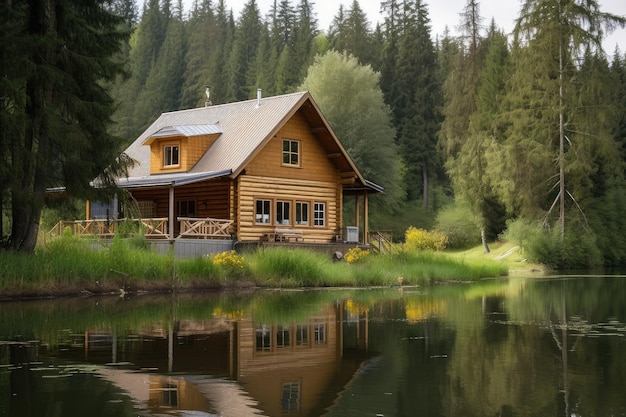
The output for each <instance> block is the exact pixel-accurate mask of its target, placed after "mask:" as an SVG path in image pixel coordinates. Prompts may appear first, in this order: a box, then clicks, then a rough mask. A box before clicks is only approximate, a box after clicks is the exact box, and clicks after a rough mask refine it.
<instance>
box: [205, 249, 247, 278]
mask: <svg viewBox="0 0 626 417" xmlns="http://www.w3.org/2000/svg"><path fill="white" fill-rule="evenodd" d="M213 264H215V265H217V266H219V267H220V268H222V269H223V270H224V271H225V272H226V273H228V274H232V275H238V274H241V273H243V272H244V271H245V270H246V262H245V260H244V258H243V256H241V255H239V254H238V253H237V252H236V251H234V250H231V251H228V252H222V253H218V254H217V255H214V256H213Z"/></svg>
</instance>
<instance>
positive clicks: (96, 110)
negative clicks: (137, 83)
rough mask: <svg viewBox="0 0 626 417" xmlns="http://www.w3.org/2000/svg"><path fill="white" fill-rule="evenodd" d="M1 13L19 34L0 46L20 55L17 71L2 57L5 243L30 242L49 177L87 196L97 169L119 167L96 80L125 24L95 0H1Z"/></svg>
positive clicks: (104, 176) (29, 247) (113, 171)
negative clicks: (7, 201) (7, 234)
mask: <svg viewBox="0 0 626 417" xmlns="http://www.w3.org/2000/svg"><path fill="white" fill-rule="evenodd" d="M50 10H54V11H55V13H54V14H50V13H48V11H50ZM2 16H3V17H2V27H3V29H4V28H7V29H9V30H8V31H7V32H5V31H4V30H3V35H2V36H3V37H8V38H9V40H13V41H16V44H15V45H13V46H10V45H3V46H2V47H1V48H2V49H0V50H1V51H2V56H3V58H4V57H6V54H7V52H10V53H12V54H14V55H13V56H12V57H11V59H12V60H14V62H15V63H17V64H20V65H22V64H23V66H21V67H20V71H19V72H17V71H15V69H16V68H17V67H15V66H11V65H7V64H3V77H2V78H3V82H2V83H1V84H0V88H1V89H2V93H3V95H2V106H3V115H2V117H0V122H2V125H1V126H0V131H1V132H2V136H0V137H2V141H1V142H0V143H2V149H3V153H2V159H3V160H2V162H3V164H6V165H7V167H8V172H10V173H11V177H10V178H8V180H9V181H8V183H7V184H6V185H3V190H4V191H5V192H6V193H5V195H7V194H8V195H9V196H10V197H9V199H10V203H11V209H10V211H9V217H10V220H11V234H10V237H9V239H8V241H7V242H6V246H7V247H8V248H10V249H12V250H19V251H25V252H32V251H33V250H34V248H35V244H36V241H37V233H38V231H39V221H40V217H41V211H42V209H43V207H44V205H45V195H46V188H47V187H53V186H65V187H66V189H67V192H68V193H69V194H71V195H74V196H82V197H86V196H92V197H93V196H95V195H96V194H97V193H96V190H94V189H92V187H91V186H90V181H91V180H93V179H94V178H95V177H96V176H98V175H100V177H99V182H100V183H101V184H102V185H103V186H107V185H111V183H112V177H113V176H116V175H117V174H120V173H121V171H123V169H124V163H123V162H124V161H123V160H122V159H120V158H118V157H119V153H120V151H121V143H120V141H119V139H118V138H116V137H113V136H111V135H109V134H108V133H107V125H108V124H109V123H110V121H111V116H112V114H113V109H114V103H113V100H112V99H111V97H110V96H109V95H108V93H107V91H106V90H105V89H104V88H103V87H102V83H103V82H104V83H106V82H109V81H112V80H113V79H114V78H115V77H116V76H117V75H118V74H119V73H120V72H121V71H122V69H123V66H122V64H121V63H120V62H119V60H118V58H119V54H120V48H121V46H122V43H123V42H124V41H125V39H127V36H128V33H127V32H121V31H120V28H121V27H123V23H124V22H123V20H122V18H120V17H119V16H115V15H113V14H111V13H110V12H108V11H107V10H105V9H104V8H103V7H102V4H101V2H99V1H87V0H86V1H83V2H81V3H80V5H78V4H76V3H74V2H71V1H67V0H38V1H35V0H31V1H19V0H15V1H13V2H11V3H6V2H4V3H3V4H2ZM6 19H10V20H6ZM18 28H19V30H18ZM3 40H4V39H3ZM3 62H5V61H4V60H3ZM5 94H6V95H5ZM5 111H6V113H5ZM7 133H8V134H10V136H7ZM5 150H8V153H6V154H5V153H4V151H5ZM3 179H7V178H3ZM3 184H4V181H3ZM101 191H104V189H101Z"/></svg>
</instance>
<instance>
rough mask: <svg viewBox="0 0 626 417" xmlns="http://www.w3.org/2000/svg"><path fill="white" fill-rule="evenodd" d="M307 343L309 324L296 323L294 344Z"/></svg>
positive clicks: (304, 344) (303, 344)
mask: <svg viewBox="0 0 626 417" xmlns="http://www.w3.org/2000/svg"><path fill="white" fill-rule="evenodd" d="M308 344H309V326H307V325H301V324H298V325H297V326H296V345H298V346H306V345H308Z"/></svg>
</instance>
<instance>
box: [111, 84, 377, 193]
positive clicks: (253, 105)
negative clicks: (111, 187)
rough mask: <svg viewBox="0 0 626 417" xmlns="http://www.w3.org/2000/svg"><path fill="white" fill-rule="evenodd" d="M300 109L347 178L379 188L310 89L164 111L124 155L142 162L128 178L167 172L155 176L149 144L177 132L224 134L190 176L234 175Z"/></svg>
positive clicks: (190, 134)
mask: <svg viewBox="0 0 626 417" xmlns="http://www.w3.org/2000/svg"><path fill="white" fill-rule="evenodd" d="M298 111H301V112H302V114H303V115H304V117H305V118H306V119H307V121H308V123H309V124H310V126H311V130H312V132H313V134H314V135H316V137H317V138H318V140H319V141H320V143H321V144H322V145H323V146H324V147H325V148H326V150H327V154H328V155H329V158H332V160H333V162H334V164H335V165H336V166H337V168H338V169H339V170H340V171H341V172H342V173H345V175H346V176H351V175H352V176H354V177H356V179H357V180H356V184H355V185H356V186H360V187H367V188H369V189H371V190H372V191H378V189H376V187H374V188H370V187H369V184H371V183H369V182H366V181H365V179H364V178H363V177H362V175H361V174H360V172H359V171H358V169H357V168H356V166H355V165H354V163H353V162H352V160H351V159H350V157H349V156H348V154H347V152H346V150H345V149H344V148H343V146H342V145H341V143H340V142H339V140H338V139H337V137H336V136H335V134H334V133H333V131H332V129H331V128H330V125H329V124H328V122H327V121H326V120H325V118H324V117H323V115H322V113H321V111H320V109H319V108H318V107H317V104H315V102H314V101H313V98H312V97H311V95H310V94H309V93H308V92H299V93H293V94H285V95H281V96H274V97H265V98H257V99H253V100H247V101H240V102H236V103H229V104H221V105H216V106H209V107H201V108H195V109H190V110H181V111H175V112H168V113H163V114H161V116H160V117H159V118H158V119H156V120H155V121H154V123H152V125H151V126H150V127H149V128H148V129H146V130H145V131H144V132H143V133H142V134H141V135H140V136H139V137H138V138H137V139H136V140H135V141H134V142H133V143H132V145H130V146H129V147H128V148H127V149H126V151H125V153H126V154H127V155H128V156H130V157H131V158H133V159H135V160H136V161H137V162H138V164H136V166H135V167H134V168H133V169H131V170H130V172H129V177H131V178H129V179H130V180H132V182H136V181H139V182H141V178H143V177H151V178H153V179H154V178H155V177H159V176H162V175H164V174H157V175H152V176H151V175H150V147H149V146H146V145H145V144H146V143H149V142H151V140H152V139H153V138H155V137H157V136H170V135H175V134H177V132H178V134H181V135H185V136H193V135H200V134H220V135H219V136H218V137H217V139H216V140H215V142H214V143H213V144H212V145H211V146H210V148H209V150H208V151H207V152H206V153H205V154H204V156H202V157H201V158H200V160H199V161H198V162H197V163H196V164H195V165H194V166H193V167H192V168H191V169H190V170H189V171H188V172H187V175H192V174H200V173H216V172H219V173H224V172H230V176H231V177H233V178H234V177H236V176H237V175H239V174H240V173H241V171H242V170H243V169H245V167H246V165H247V163H248V162H249V161H250V160H251V159H252V158H254V156H255V155H256V153H257V152H259V151H260V150H261V149H262V148H263V146H264V145H265V144H266V143H267V142H268V141H269V140H271V138H272V137H273V136H274V135H275V134H276V133H277V132H278V131H279V129H280V128H281V127H282V126H283V125H284V124H285V123H286V122H287V121H288V120H289V119H290V118H291V117H292V116H293V115H294V114H295V113H296V112H298ZM149 182H150V181H148V180H146V183H149ZM120 183H123V181H120ZM126 186H130V185H129V184H127V185H126ZM378 188H380V187H378Z"/></svg>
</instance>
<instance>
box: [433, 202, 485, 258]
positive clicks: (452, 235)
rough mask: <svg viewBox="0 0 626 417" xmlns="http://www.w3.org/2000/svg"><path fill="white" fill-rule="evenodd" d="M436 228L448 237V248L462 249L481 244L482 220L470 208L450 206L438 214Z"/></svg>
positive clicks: (457, 205)
mask: <svg viewBox="0 0 626 417" xmlns="http://www.w3.org/2000/svg"><path fill="white" fill-rule="evenodd" d="M434 228H435V229H436V230H439V231H440V232H442V233H443V234H445V235H446V236H447V237H448V248H450V249H461V248H467V247H470V246H474V245H477V244H479V243H480V219H479V218H478V217H477V216H476V214H474V213H473V212H472V211H471V210H470V209H469V207H467V206H464V205H461V204H450V205H447V206H446V207H444V208H442V209H441V210H440V211H439V212H438V213H437V221H436V223H435V226H434Z"/></svg>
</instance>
